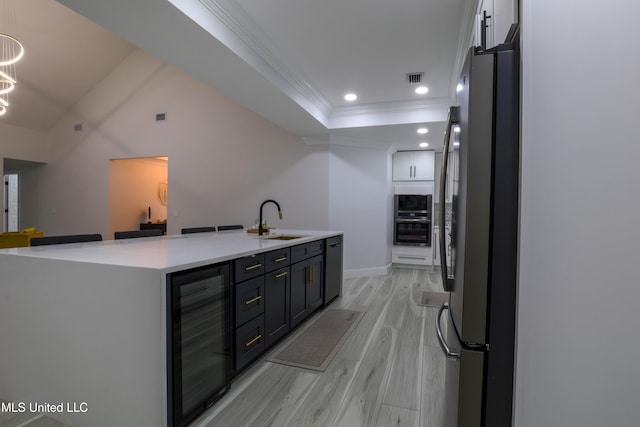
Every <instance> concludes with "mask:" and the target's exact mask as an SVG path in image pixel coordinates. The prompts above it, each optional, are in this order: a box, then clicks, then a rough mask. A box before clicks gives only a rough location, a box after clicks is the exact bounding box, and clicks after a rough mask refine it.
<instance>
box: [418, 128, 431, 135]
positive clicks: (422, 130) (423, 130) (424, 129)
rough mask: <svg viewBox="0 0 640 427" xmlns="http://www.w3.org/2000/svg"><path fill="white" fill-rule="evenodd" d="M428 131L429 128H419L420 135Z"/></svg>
mask: <svg viewBox="0 0 640 427" xmlns="http://www.w3.org/2000/svg"><path fill="white" fill-rule="evenodd" d="M427 132H429V129H427V128H420V129H418V133H419V134H420V135H424V134H425V133H427Z"/></svg>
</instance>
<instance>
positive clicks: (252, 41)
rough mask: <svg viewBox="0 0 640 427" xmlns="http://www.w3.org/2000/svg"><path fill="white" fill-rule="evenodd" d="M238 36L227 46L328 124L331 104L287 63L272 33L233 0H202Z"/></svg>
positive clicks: (321, 121) (320, 120) (319, 119)
mask: <svg viewBox="0 0 640 427" xmlns="http://www.w3.org/2000/svg"><path fill="white" fill-rule="evenodd" d="M199 1H200V3H201V4H202V5H203V6H204V7H205V8H206V9H207V10H208V11H209V12H210V13H212V14H213V15H214V16H215V17H216V18H217V19H218V20H219V21H220V23H222V24H223V25H224V26H225V27H226V28H227V29H228V30H229V31H230V32H231V34H232V35H233V36H234V37H235V39H236V40H235V42H234V43H229V44H227V47H228V48H229V49H231V50H232V51H233V52H235V53H236V54H237V55H238V56H240V57H241V58H242V59H244V60H245V61H247V62H248V63H249V64H250V65H251V66H252V67H254V68H255V69H256V70H257V71H258V72H260V73H261V74H262V75H263V76H264V77H265V78H266V79H268V80H269V81H271V82H272V83H273V84H275V85H276V86H277V87H278V88H280V90H282V91H283V92H284V93H286V94H287V96H289V97H290V98H291V99H293V100H294V101H295V102H296V103H298V105H300V106H301V107H302V108H304V109H305V110H306V111H307V112H309V113H310V114H311V115H312V116H314V117H315V118H316V120H318V121H319V122H320V123H323V124H326V122H327V117H328V116H329V114H330V112H331V109H332V105H331V104H330V103H329V101H328V100H327V99H326V98H325V97H324V96H323V95H322V94H321V93H320V92H318V91H317V90H315V88H314V87H313V86H312V85H311V84H310V83H309V82H308V81H307V80H305V79H304V77H302V75H301V74H300V73H298V72H296V71H295V70H294V69H292V68H291V67H290V66H288V65H285V64H286V62H285V61H284V59H283V58H282V56H281V55H280V54H279V53H278V50H277V48H276V47H275V45H274V44H273V43H272V42H271V41H270V39H269V37H267V35H266V34H265V33H264V32H263V31H262V30H261V29H260V28H259V26H258V25H257V24H256V22H255V21H254V20H253V19H252V18H251V17H250V16H249V15H248V14H247V13H246V12H245V10H244V9H243V8H242V7H241V6H240V5H239V4H238V3H237V2H236V1H234V0H199Z"/></svg>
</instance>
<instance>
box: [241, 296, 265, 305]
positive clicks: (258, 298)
mask: <svg viewBox="0 0 640 427" xmlns="http://www.w3.org/2000/svg"><path fill="white" fill-rule="evenodd" d="M261 299H262V295H258V296H257V297H255V298H251V299H248V300H245V302H244V303H245V304H246V305H249V304H253V303H254V302H256V301H260V300H261Z"/></svg>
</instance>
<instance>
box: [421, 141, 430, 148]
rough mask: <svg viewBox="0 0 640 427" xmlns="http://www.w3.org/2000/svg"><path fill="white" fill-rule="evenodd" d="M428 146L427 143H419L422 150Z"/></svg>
mask: <svg viewBox="0 0 640 427" xmlns="http://www.w3.org/2000/svg"><path fill="white" fill-rule="evenodd" d="M428 146H429V143H428V142H421V143H420V147H422V148H427V147H428Z"/></svg>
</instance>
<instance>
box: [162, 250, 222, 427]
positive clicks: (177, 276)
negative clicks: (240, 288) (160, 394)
mask: <svg viewBox="0 0 640 427" xmlns="http://www.w3.org/2000/svg"><path fill="white" fill-rule="evenodd" d="M229 289H230V276H229V264H228V263H221V264H213V265H208V266H204V267H199V268H195V269H190V270H185V271H180V272H177V273H171V274H168V275H167V305H168V307H167V320H168V321H167V344H168V345H167V356H168V357H167V373H168V375H167V386H168V387H167V389H168V394H169V397H168V399H167V400H168V405H167V406H168V423H167V425H168V426H170V427H183V426H186V425H188V424H189V423H190V422H191V421H193V420H194V419H195V418H196V417H197V416H198V415H200V414H202V413H203V412H204V411H205V410H206V408H208V407H209V406H211V405H212V404H213V403H214V402H215V401H216V400H218V399H219V398H220V397H221V396H222V395H223V394H224V393H225V392H226V391H227V390H228V389H229V386H230V384H231V353H230V349H231V345H230V334H231V332H230V331H231V329H230V321H231V317H230V313H231V309H230V296H229V294H230V291H229Z"/></svg>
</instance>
